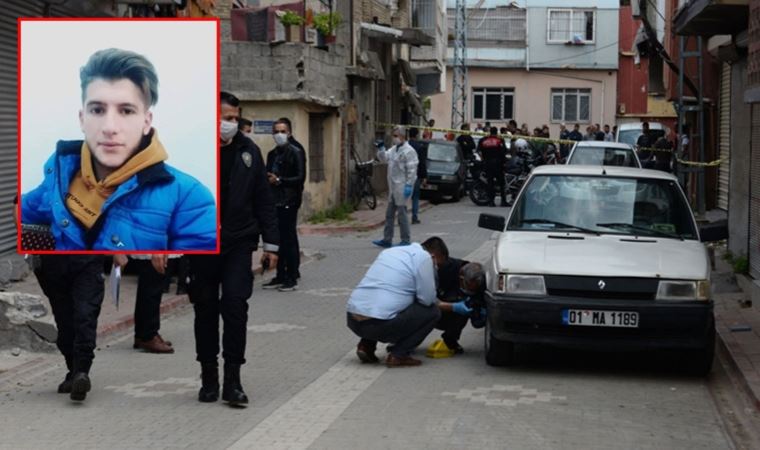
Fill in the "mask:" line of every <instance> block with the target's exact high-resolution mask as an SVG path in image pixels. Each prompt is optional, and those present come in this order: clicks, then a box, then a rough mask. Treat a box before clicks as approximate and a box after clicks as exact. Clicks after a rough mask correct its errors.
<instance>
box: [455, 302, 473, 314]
mask: <svg viewBox="0 0 760 450" xmlns="http://www.w3.org/2000/svg"><path fill="white" fill-rule="evenodd" d="M451 310H452V311H454V312H455V313H456V314H459V315H460V316H469V315H470V314H472V308H470V307H469V306H467V303H465V301H464V300H462V301H459V302H456V303H452V304H451Z"/></svg>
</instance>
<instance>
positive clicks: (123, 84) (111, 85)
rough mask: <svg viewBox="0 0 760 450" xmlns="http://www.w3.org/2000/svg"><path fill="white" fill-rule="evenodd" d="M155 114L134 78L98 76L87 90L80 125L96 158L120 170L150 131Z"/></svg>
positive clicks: (107, 165) (80, 112)
mask: <svg viewBox="0 0 760 450" xmlns="http://www.w3.org/2000/svg"><path fill="white" fill-rule="evenodd" d="M152 122H153V113H152V112H151V111H149V110H148V108H147V105H146V104H145V100H144V99H143V96H142V93H141V92H140V89H139V88H138V87H137V85H136V84H134V83H133V82H132V81H131V80H129V79H126V78H122V79H118V80H104V79H101V78H98V79H95V80H94V81H92V82H91V83H90V84H89V85H87V88H86V89H85V98H84V105H83V108H82V110H80V111H79V125H80V127H81V129H82V132H83V133H84V138H85V141H86V142H87V146H88V147H90V151H91V152H92V155H93V157H94V158H95V160H96V161H97V162H98V163H100V164H101V165H103V166H105V167H108V168H110V169H118V168H119V167H121V166H123V165H124V163H125V162H127V160H128V159H129V158H130V157H131V156H132V155H133V154H134V152H135V151H137V148H138V146H139V145H140V140H141V139H142V137H143V136H145V135H147V134H148V133H149V132H150V127H151V123H152Z"/></svg>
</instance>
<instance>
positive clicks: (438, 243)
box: [422, 236, 449, 258]
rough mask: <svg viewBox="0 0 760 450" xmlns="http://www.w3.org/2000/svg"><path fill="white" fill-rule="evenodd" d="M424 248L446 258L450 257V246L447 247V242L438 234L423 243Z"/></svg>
mask: <svg viewBox="0 0 760 450" xmlns="http://www.w3.org/2000/svg"><path fill="white" fill-rule="evenodd" d="M422 248H424V249H425V250H427V251H428V252H431V253H437V254H439V255H441V256H443V257H444V258H448V257H449V248H448V247H446V243H444V242H443V239H441V238H439V237H438V236H433V237H431V238H429V239H428V240H426V241H425V242H423V243H422Z"/></svg>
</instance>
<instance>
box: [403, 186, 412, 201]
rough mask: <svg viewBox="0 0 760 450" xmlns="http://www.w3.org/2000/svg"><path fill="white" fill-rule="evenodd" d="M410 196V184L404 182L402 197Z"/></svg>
mask: <svg viewBox="0 0 760 450" xmlns="http://www.w3.org/2000/svg"><path fill="white" fill-rule="evenodd" d="M411 196H412V185H411V184H406V185H404V198H409V197H411Z"/></svg>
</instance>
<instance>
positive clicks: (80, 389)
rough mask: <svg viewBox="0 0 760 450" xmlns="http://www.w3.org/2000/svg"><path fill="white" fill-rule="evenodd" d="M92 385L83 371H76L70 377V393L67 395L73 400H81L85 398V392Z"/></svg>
mask: <svg viewBox="0 0 760 450" xmlns="http://www.w3.org/2000/svg"><path fill="white" fill-rule="evenodd" d="M91 388H92V385H91V384H90V377H89V376H87V373H85V372H77V373H75V374H74V376H73V377H71V393H70V394H69V397H70V398H71V399H72V400H74V401H75V402H81V401H83V400H84V399H85V398H87V393H88V392H90V389H91Z"/></svg>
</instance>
